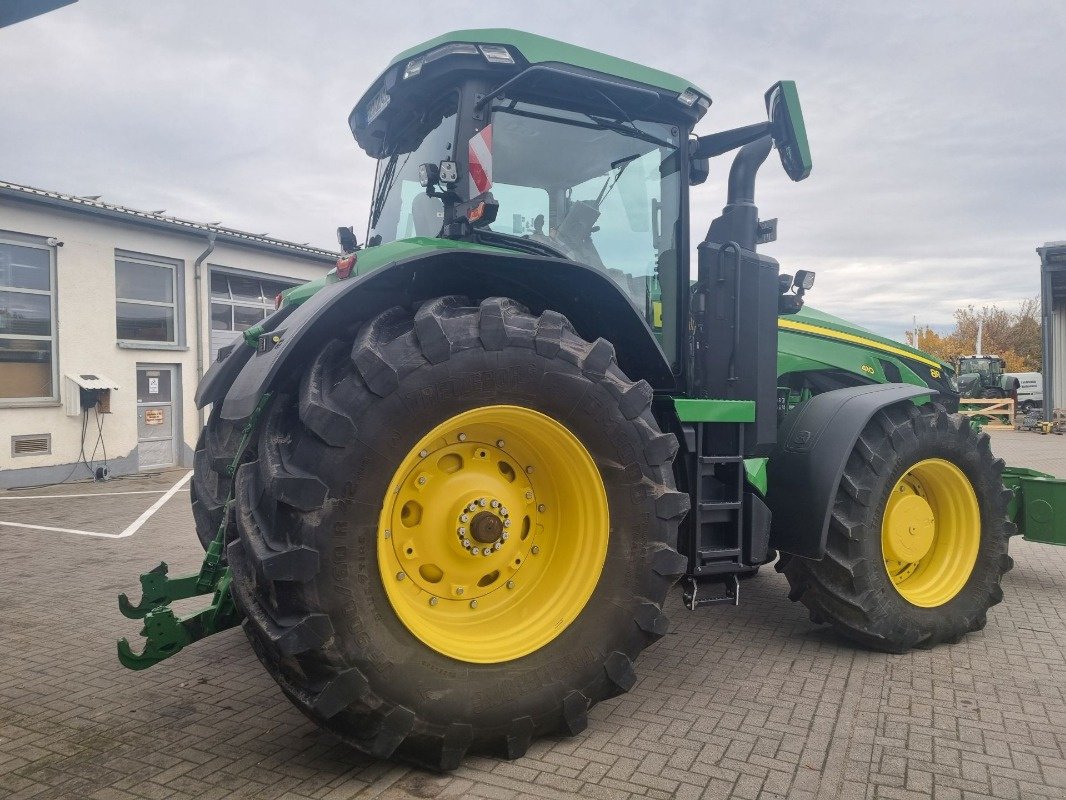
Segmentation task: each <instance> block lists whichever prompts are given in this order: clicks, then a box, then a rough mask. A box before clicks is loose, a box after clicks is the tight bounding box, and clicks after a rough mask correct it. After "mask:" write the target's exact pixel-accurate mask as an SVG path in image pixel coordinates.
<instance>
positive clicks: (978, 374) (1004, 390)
mask: <svg viewBox="0 0 1066 800" xmlns="http://www.w3.org/2000/svg"><path fill="white" fill-rule="evenodd" d="M1006 368H1007V362H1006V361H1004V360H1003V359H1002V358H1000V357H999V356H988V355H973V356H962V357H961V358H959V365H958V370H957V375H958V382H959V392H960V394H961V395H962V396H963V397H983V398H997V397H1012V398H1014V399H1015V400H1017V399H1018V379H1017V378H1016V377H1014V376H1013V375H1008V374H1006V373H1004V372H1003V370H1005V369H1006Z"/></svg>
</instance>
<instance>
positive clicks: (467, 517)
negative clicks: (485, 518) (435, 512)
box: [459, 514, 470, 522]
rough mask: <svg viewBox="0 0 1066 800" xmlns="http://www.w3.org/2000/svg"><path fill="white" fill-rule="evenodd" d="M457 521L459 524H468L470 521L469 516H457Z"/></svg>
mask: <svg viewBox="0 0 1066 800" xmlns="http://www.w3.org/2000/svg"><path fill="white" fill-rule="evenodd" d="M459 521H460V522H469V521H470V515H469V514H460V515H459Z"/></svg>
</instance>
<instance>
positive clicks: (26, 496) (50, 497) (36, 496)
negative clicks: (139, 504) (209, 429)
mask: <svg viewBox="0 0 1066 800" xmlns="http://www.w3.org/2000/svg"><path fill="white" fill-rule="evenodd" d="M167 491H168V490H167V489H141V490H138V491H135V492H86V493H85V494H20V495H15V496H13V497H4V496H3V495H0V500H66V499H67V498H68V497H114V496H115V495H119V494H166V493H167ZM179 491H182V492H187V491H189V490H188V489H184V488H183V489H179Z"/></svg>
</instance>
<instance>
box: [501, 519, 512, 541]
mask: <svg viewBox="0 0 1066 800" xmlns="http://www.w3.org/2000/svg"><path fill="white" fill-rule="evenodd" d="M503 527H505V528H510V527H511V520H509V519H505V520H504V521H503ZM504 536H505V537H506V536H507V534H506V533H505V534H504Z"/></svg>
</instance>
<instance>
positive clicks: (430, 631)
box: [377, 405, 610, 664]
mask: <svg viewBox="0 0 1066 800" xmlns="http://www.w3.org/2000/svg"><path fill="white" fill-rule="evenodd" d="M609 524H610V522H609V515H608V510H607V493H606V491H605V490H604V487H603V480H602V479H601V478H600V473H599V470H598V469H597V468H596V464H595V463H594V462H593V460H592V457H591V456H590V455H589V453H588V451H587V450H586V449H585V448H584V446H583V445H582V444H581V442H580V441H579V440H578V439H577V437H576V436H574V434H572V433H571V432H570V431H569V430H568V429H567V428H566V427H564V426H563V425H561V424H559V423H558V422H556V421H555V420H553V419H551V418H550V417H547V416H545V415H544V414H541V413H539V412H537V411H532V410H530V409H528V408H521V407H518V406H503V405H501V406H487V407H485V408H478V409H474V410H473V411H467V412H464V413H462V414H459V415H457V416H455V417H452V418H451V419H449V420H447V421H446V422H443V423H441V424H440V425H438V426H437V427H435V428H434V429H433V430H431V431H430V432H429V433H428V434H426V435H425V436H424V437H422V439H421V440H420V441H419V442H418V443H417V444H416V445H415V446H414V447H413V448H412V449H411V451H410V452H409V453H408V454H407V455H406V456H405V457H404V459H403V461H402V462H401V463H400V466H399V468H398V469H397V470H396V473H395V475H394V476H393V478H392V482H391V483H390V484H389V488H388V490H387V492H386V495H385V502H384V507H383V509H382V512H381V518H380V520H379V527H378V533H377V536H378V541H377V553H378V568H379V570H380V573H381V581H382V583H383V584H384V587H385V594H386V595H387V596H388V598H389V602H390V603H391V604H392V608H393V611H395V612H396V615H397V616H398V617H399V618H400V621H401V622H403V624H404V625H405V626H406V628H407V629H408V630H409V631H410V632H411V633H412V634H414V635H415V636H416V637H418V638H419V639H420V640H421V641H422V642H424V643H425V644H426V645H427V646H429V647H431V648H433V649H434V650H436V651H437V652H439V653H443V654H444V655H446V656H450V657H451V658H455V659H458V660H460V661H468V662H473V663H479V664H493V663H499V662H501V661H509V660H511V659H515V658H520V657H521V656H524V655H528V654H529V653H532V652H534V651H536V650H539V649H540V648H542V647H544V646H545V645H546V644H548V643H549V642H551V641H552V640H553V639H555V637H557V636H558V635H559V634H560V633H562V632H563V631H564V630H565V629H566V627H567V626H568V625H569V624H570V623H571V622H573V621H574V619H576V618H577V616H578V614H580V613H581V610H582V609H583V608H584V607H585V604H586V603H587V602H588V600H589V598H590V597H591V596H592V592H593V590H594V589H595V588H596V585H597V583H598V582H599V579H600V572H601V571H602V569H603V563H604V560H605V558H606V556H607V539H608V531H609Z"/></svg>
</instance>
